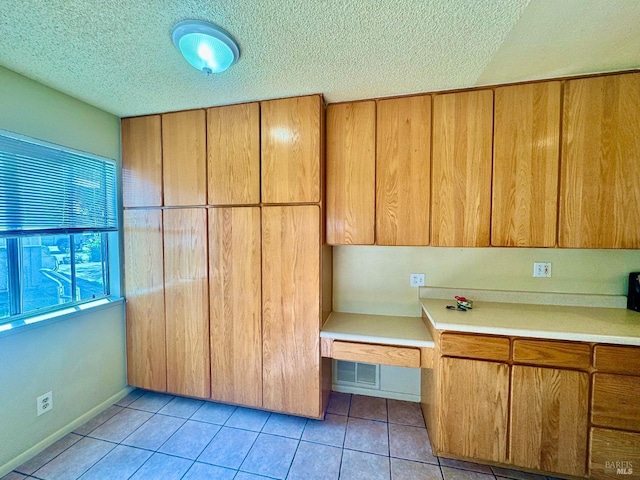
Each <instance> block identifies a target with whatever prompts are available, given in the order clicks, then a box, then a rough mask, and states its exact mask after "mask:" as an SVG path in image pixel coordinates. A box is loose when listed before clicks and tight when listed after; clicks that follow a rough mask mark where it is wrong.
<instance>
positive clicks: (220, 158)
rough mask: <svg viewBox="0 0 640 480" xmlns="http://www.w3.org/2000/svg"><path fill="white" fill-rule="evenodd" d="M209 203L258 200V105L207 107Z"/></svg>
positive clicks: (257, 201)
mask: <svg viewBox="0 0 640 480" xmlns="http://www.w3.org/2000/svg"><path fill="white" fill-rule="evenodd" d="M207 157H208V178H209V204H210V205H250V204H258V203H260V105H259V104H258V103H245V104H241V105H229V106H225V107H215V108H209V109H208V110H207Z"/></svg>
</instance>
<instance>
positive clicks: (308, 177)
mask: <svg viewBox="0 0 640 480" xmlns="http://www.w3.org/2000/svg"><path fill="white" fill-rule="evenodd" d="M260 109H261V125H262V128H261V138H262V202H263V203H317V202H319V201H320V192H321V188H322V183H321V178H322V172H321V150H322V141H323V139H322V132H321V128H322V113H323V111H322V109H323V106H322V97H321V96H320V95H312V96H307V97H295V98H284V99H280V100H269V101H266V102H261V103H260Z"/></svg>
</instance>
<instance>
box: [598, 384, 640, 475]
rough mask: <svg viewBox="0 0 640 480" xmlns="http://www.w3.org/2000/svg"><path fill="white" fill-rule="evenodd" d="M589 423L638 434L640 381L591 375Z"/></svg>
mask: <svg viewBox="0 0 640 480" xmlns="http://www.w3.org/2000/svg"><path fill="white" fill-rule="evenodd" d="M591 423H593V424H594V425H599V426H602V427H613V428H622V429H624V430H634V431H639V432H640V379H638V377H631V376H627V375H610V374H608V373H596V374H594V375H593V397H592V404H591ZM638 468H640V465H638Z"/></svg>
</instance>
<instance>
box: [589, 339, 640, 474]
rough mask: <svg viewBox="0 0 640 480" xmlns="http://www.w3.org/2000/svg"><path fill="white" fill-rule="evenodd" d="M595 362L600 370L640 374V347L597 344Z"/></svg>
mask: <svg viewBox="0 0 640 480" xmlns="http://www.w3.org/2000/svg"><path fill="white" fill-rule="evenodd" d="M594 363H595V367H596V370H598V371H600V372H609V373H622V374H625V375H640V347H621V346H614V345H596V346H595V349H594ZM638 468H640V466H639V467H638Z"/></svg>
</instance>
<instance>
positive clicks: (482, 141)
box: [431, 90, 493, 247]
mask: <svg viewBox="0 0 640 480" xmlns="http://www.w3.org/2000/svg"><path fill="white" fill-rule="evenodd" d="M492 129H493V92H492V91H491V90H475V91H472V92H459V93H449V94H446V95H436V96H435V97H434V99H433V153H432V159H431V162H432V188H433V191H432V194H431V196H432V199H433V200H432V202H433V205H432V208H431V244H432V245H434V246H442V247H487V246H489V231H490V221H491V220H490V219H491V145H492V139H493V137H492V134H493V132H492Z"/></svg>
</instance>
